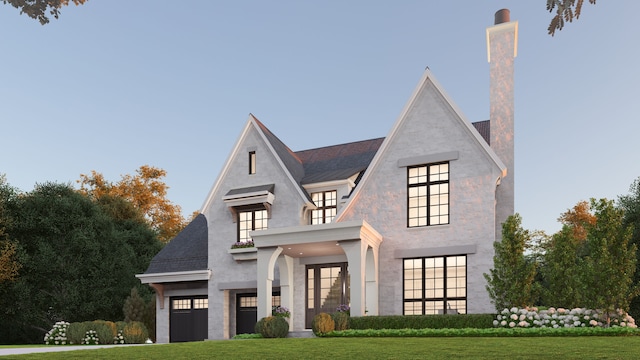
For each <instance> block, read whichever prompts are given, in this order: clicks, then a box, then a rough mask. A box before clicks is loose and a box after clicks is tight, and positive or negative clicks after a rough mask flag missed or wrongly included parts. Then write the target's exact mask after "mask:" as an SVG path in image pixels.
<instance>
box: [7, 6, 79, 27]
mask: <svg viewBox="0 0 640 360" xmlns="http://www.w3.org/2000/svg"><path fill="white" fill-rule="evenodd" d="M2 2H3V3H4V4H9V5H11V6H13V7H14V8H16V9H20V14H26V15H27V16H29V17H30V18H32V19H36V20H38V21H40V24H42V25H45V24H47V23H49V18H48V17H47V12H48V13H49V14H50V15H53V17H54V18H56V19H57V18H58V17H59V16H60V9H61V8H62V7H63V6H68V5H69V3H70V2H72V3H74V4H75V5H76V6H77V5H82V4H84V3H85V2H87V0H2Z"/></svg>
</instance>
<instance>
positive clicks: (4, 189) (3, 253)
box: [0, 174, 20, 283]
mask: <svg viewBox="0 0 640 360" xmlns="http://www.w3.org/2000/svg"><path fill="white" fill-rule="evenodd" d="M13 194H14V190H13V189H12V188H11V187H10V186H9V185H8V184H7V182H6V178H5V176H4V175H2V174H0V283H2V282H4V281H13V280H14V279H15V278H16V276H17V275H18V270H19V269H20V263H19V262H18V260H17V258H16V244H15V243H14V242H12V241H10V240H9V235H8V234H7V233H6V232H5V229H6V227H7V226H8V225H9V222H10V218H9V215H8V213H7V209H6V204H7V202H8V201H9V198H10V197H11V196H12V195H13Z"/></svg>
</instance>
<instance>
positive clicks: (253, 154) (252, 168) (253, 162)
mask: <svg viewBox="0 0 640 360" xmlns="http://www.w3.org/2000/svg"><path fill="white" fill-rule="evenodd" d="M255 173H256V152H255V151H249V175H253V174H255Z"/></svg>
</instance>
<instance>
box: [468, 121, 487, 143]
mask: <svg viewBox="0 0 640 360" xmlns="http://www.w3.org/2000/svg"><path fill="white" fill-rule="evenodd" d="M471 125H473V127H475V128H476V130H478V132H479V133H480V136H482V138H483V139H484V141H486V142H487V145H491V140H490V139H491V121H489V120H483V121H477V122H474V123H471Z"/></svg>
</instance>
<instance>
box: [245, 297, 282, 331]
mask: <svg viewBox="0 0 640 360" xmlns="http://www.w3.org/2000/svg"><path fill="white" fill-rule="evenodd" d="M236 301H237V302H236V334H252V333H254V332H255V327H256V322H257V321H258V295H257V294H256V293H248V294H237V295H236ZM271 304H272V305H273V306H278V305H280V291H274V292H273V297H272V298H271Z"/></svg>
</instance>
